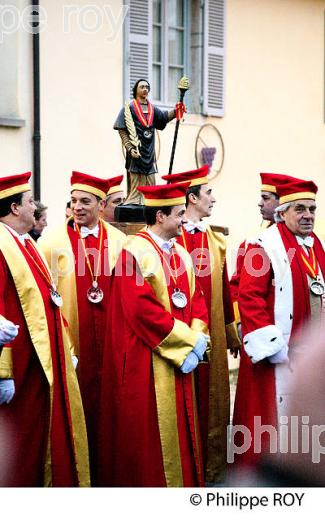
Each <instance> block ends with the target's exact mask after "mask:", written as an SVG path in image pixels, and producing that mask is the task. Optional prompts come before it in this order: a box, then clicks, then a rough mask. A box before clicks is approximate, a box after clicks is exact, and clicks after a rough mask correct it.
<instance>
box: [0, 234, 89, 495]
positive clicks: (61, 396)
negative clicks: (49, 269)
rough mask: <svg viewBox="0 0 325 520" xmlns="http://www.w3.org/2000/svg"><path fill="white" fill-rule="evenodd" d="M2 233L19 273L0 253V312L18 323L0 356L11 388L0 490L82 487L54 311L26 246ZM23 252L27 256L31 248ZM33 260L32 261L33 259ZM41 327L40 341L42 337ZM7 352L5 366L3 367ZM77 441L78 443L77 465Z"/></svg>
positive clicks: (2, 420) (0, 441)
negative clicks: (35, 294)
mask: <svg viewBox="0 0 325 520" xmlns="http://www.w3.org/2000/svg"><path fill="white" fill-rule="evenodd" d="M8 235H9V237H7V238H6V240H11V241H12V240H15V242H16V248H17V250H19V251H20V252H21V254H20V255H19V254H17V255H16V256H15V258H14V260H16V261H17V262H20V264H21V262H23V263H24V265H22V264H21V265H20V269H21V273H22V274H21V276H20V277H19V278H18V277H17V275H16V271H15V273H14V274H12V272H11V271H12V269H13V265H12V263H11V264H9V265H8V263H7V261H6V259H5V257H4V253H3V252H2V251H1V252H0V279H1V285H0V313H1V314H2V315H3V316H5V317H6V318H7V319H9V320H11V321H12V322H13V323H15V324H17V325H19V334H18V336H17V338H16V339H15V340H14V341H12V342H11V343H10V344H8V345H7V346H6V348H5V349H4V351H3V354H2V356H3V357H4V359H3V360H2V363H1V370H0V373H1V375H0V377H7V378H13V379H14V383H15V395H14V398H13V399H12V401H11V402H10V404H5V405H2V406H0V452H1V469H0V486H28V487H31V486H43V485H44V484H45V485H51V486H69V487H71V486H78V485H89V483H90V482H89V468H88V450H87V440H86V432H85V425H84V422H83V421H84V418H83V412H82V406H81V400H80V397H79V389H78V385H77V383H76V382H75V386H74V391H75V392H78V395H77V401H76V398H75V397H74V395H73V393H71V381H69V379H68V378H69V377H70V376H69V374H68V369H69V370H73V367H72V362H71V356H70V351H65V347H64V342H63V335H62V334H63V331H62V328H63V322H62V317H61V313H60V310H59V308H58V307H57V306H56V305H54V304H53V302H52V300H51V298H50V291H49V286H48V283H47V282H46V281H45V280H44V277H43V276H42V275H41V274H40V272H39V270H38V269H37V267H36V266H35V264H34V262H33V260H32V259H31V258H30V256H29V254H28V252H27V251H26V248H25V247H24V246H22V245H21V244H20V242H19V241H18V239H16V238H14V237H13V236H12V235H10V234H9V231H8ZM29 251H30V254H32V255H33V256H35V253H34V252H33V249H32V248H31V249H29ZM35 258H36V261H37V254H36V257H35ZM23 273H24V274H23ZM29 276H32V277H33V278H34V280H35V282H36V284H37V286H38V290H39V293H40V295H41V301H42V302H43V305H44V307H43V308H39V309H38V312H37V316H38V323H35V320H34V322H33V321H32V317H31V315H32V313H31V312H30V306H31V305H36V304H37V301H35V300H34V299H32V301H31V298H32V295H33V289H32V287H26V284H28V283H29V282H28V277H29ZM28 294H30V297H29V298H28ZM30 327H31V328H32V332H31V329H30ZM46 328H47V329H48V336H47V332H45V333H44V330H46ZM31 333H32V334H33V336H32V337H31ZM44 334H45V335H46V336H47V338H48V343H46V344H44V343H42V342H43V338H44ZM35 342H36V343H37V345H38V349H36V348H35V345H34V343H35ZM9 349H10V354H11V356H10V358H11V362H12V368H11V367H10V366H9V364H8V363H7V362H6V359H8V356H6V354H9V352H8V350H9ZM6 351H7V352H6ZM40 355H42V359H40V358H39V356H40ZM67 356H68V360H67ZM10 364H11V363H10ZM51 365H52V367H51ZM68 365H69V366H68ZM44 367H46V368H44ZM6 372H7V373H6ZM74 377H75V376H74ZM48 378H50V380H51V381H52V384H51V387H50V386H49V381H48ZM71 400H73V402H72V401H71ZM75 406H77V407H78V409H79V412H78V416H77V417H75V416H74V417H73V414H74V413H75V408H74V407H75ZM73 410H74V411H73ZM75 420H77V421H78V428H79V431H78V432H77V431H75V426H76V425H75ZM73 423H74V424H73ZM78 436H80V437H83V439H82V443H81V444H82V453H81V454H80V453H79V454H78V457H79V456H81V457H82V458H81V459H80V458H79V460H78V458H77V451H78V450H77V447H76V438H77V437H78ZM83 441H84V442H83ZM79 447H80V445H79ZM78 449H79V448H78ZM83 466H84V469H83Z"/></svg>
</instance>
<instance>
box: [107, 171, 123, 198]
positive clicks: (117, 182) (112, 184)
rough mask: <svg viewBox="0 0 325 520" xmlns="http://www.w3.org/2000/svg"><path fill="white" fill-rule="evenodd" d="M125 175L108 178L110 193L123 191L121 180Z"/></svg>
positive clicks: (108, 193)
mask: <svg viewBox="0 0 325 520" xmlns="http://www.w3.org/2000/svg"><path fill="white" fill-rule="evenodd" d="M123 177H124V175H118V176H117V177H111V179H108V182H109V190H108V192H107V194H106V195H107V196H108V195H113V193H117V192H118V191H122V188H121V182H122V180H123Z"/></svg>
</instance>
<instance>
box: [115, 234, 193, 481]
mask: <svg viewBox="0 0 325 520" xmlns="http://www.w3.org/2000/svg"><path fill="white" fill-rule="evenodd" d="M125 249H126V250H127V251H129V252H130V253H131V254H132V255H133V256H134V257H135V259H136V260H137V263H138V265H139V267H140V270H141V273H142V275H143V277H144V279H145V280H146V281H147V282H148V283H150V285H151V287H152V289H153V291H154V293H155V295H156V296H157V299H158V300H159V301H160V302H161V303H162V304H163V306H164V307H165V309H166V311H167V312H171V308H170V301H169V295H168V289H167V284H166V278H165V274H164V270H163V267H162V265H161V261H160V257H159V255H158V253H157V251H156V250H155V248H154V247H153V246H152V245H151V244H150V243H149V242H148V241H147V240H146V239H144V238H142V237H137V236H135V237H130V238H129V240H128V242H127V244H126V247H125ZM176 249H177V253H178V254H179V255H180V256H181V257H182V259H183V261H184V263H185V266H186V271H187V275H188V278H189V287H190V295H191V297H192V296H193V294H194V290H195V276H194V272H193V268H192V261H191V257H190V256H189V254H188V253H187V252H186V251H185V249H184V248H183V247H181V246H179V245H178V244H176ZM197 338H198V332H197V331H193V330H191V328H190V327H189V326H188V325H186V324H185V323H183V322H181V321H180V320H175V325H174V327H173V329H172V331H171V332H170V333H169V335H168V336H167V337H166V338H165V339H164V340H163V341H162V342H161V343H160V345H158V346H157V347H156V348H155V350H154V351H153V356H152V362H153V371H154V380H155V392H156V402H157V414H158V424H159V432H160V442H161V447H162V455H163V464H164V472H165V479H166V484H167V486H168V487H182V486H183V485H184V484H183V475H182V464H181V456H180V446H179V438H178V425H177V411H176V389H175V371H174V370H175V369H174V366H175V365H176V367H179V366H180V365H181V364H182V363H183V361H184V360H185V358H186V356H187V354H189V353H190V352H191V351H192V350H193V347H194V345H195V343H196V341H197ZM173 365H174V366H173ZM192 377H193V376H192ZM196 435H197V432H196ZM196 438H197V446H198V436H197V437H196Z"/></svg>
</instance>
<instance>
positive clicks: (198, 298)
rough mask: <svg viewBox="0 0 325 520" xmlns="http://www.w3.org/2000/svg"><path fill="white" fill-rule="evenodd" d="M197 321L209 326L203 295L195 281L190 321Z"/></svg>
mask: <svg viewBox="0 0 325 520" xmlns="http://www.w3.org/2000/svg"><path fill="white" fill-rule="evenodd" d="M194 318H195V319H197V320H201V321H204V323H206V324H207V325H208V324H209V313H208V309H207V306H206V303H205V299H204V295H203V292H202V289H201V287H200V284H199V283H198V281H197V280H195V291H194V294H193V298H192V312H191V319H192V320H193V319H194Z"/></svg>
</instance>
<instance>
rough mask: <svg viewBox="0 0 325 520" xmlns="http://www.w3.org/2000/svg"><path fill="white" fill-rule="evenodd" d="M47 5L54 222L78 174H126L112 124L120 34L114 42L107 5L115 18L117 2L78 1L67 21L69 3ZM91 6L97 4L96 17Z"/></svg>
mask: <svg viewBox="0 0 325 520" xmlns="http://www.w3.org/2000/svg"><path fill="white" fill-rule="evenodd" d="M43 4H44V7H45V8H46V10H47V13H48V30H47V31H45V32H44V33H43V34H42V37H41V49H42V52H41V74H42V83H41V88H42V198H43V200H44V201H45V202H46V203H48V204H49V205H50V211H49V220H50V223H55V221H58V220H59V219H61V218H63V216H64V207H65V203H66V201H67V200H68V199H69V179H70V174H71V171H72V170H73V169H75V170H79V171H82V172H87V173H91V174H93V175H96V176H98V177H108V176H113V175H115V174H116V175H117V174H119V173H120V171H121V164H120V160H119V153H120V143H119V138H118V136H116V135H115V133H114V132H113V130H112V124H113V120H114V118H115V116H116V111H117V109H118V108H119V106H120V104H121V92H122V81H123V77H122V72H123V68H122V56H123V31H122V27H121V26H120V29H119V30H118V32H117V34H116V36H115V38H112V28H111V25H110V23H109V22H108V19H107V18H106V17H105V13H104V11H103V6H104V5H107V6H109V7H110V8H112V12H113V15H114V16H115V17H116V18H117V19H118V15H119V13H120V9H121V2H120V1H110V2H103V1H97V2H91V3H89V2H88V1H87V0H84V1H79V2H77V3H75V4H74V5H76V4H77V11H78V12H76V11H75V10H73V8H72V11H71V14H70V15H69V14H68V13H69V11H65V8H66V9H67V7H66V6H67V4H69V3H68V2H64V1H62V0H59V1H57V2H52V1H51V0H47V1H44V2H43ZM88 5H91V6H94V5H95V6H97V14H96V12H95V11H94V9H93V8H90V9H89V10H88V11H87V7H86V6H88ZM101 17H102V22H101ZM91 27H94V29H95V28H97V29H98V30H97V31H95V30H93V31H91V30H90V29H91ZM85 28H86V30H85Z"/></svg>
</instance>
